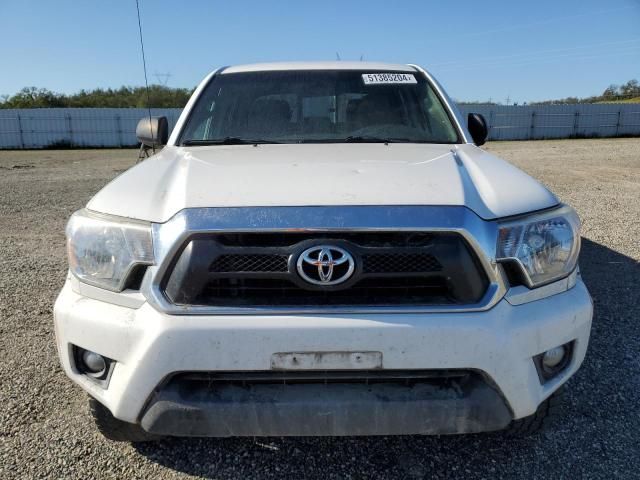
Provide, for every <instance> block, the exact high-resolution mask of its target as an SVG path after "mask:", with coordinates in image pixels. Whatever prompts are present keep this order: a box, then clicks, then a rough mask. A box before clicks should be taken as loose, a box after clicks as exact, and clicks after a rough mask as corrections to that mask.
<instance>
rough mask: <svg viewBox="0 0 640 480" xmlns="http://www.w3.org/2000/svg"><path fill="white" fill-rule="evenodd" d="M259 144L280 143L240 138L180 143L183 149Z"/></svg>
mask: <svg viewBox="0 0 640 480" xmlns="http://www.w3.org/2000/svg"><path fill="white" fill-rule="evenodd" d="M261 143H280V142H274V141H273V140H262V139H258V140H254V139H249V138H240V137H225V138H217V139H213V140H195V139H193V140H185V141H183V142H182V145H184V146H185V147H189V146H199V145H258V144H261Z"/></svg>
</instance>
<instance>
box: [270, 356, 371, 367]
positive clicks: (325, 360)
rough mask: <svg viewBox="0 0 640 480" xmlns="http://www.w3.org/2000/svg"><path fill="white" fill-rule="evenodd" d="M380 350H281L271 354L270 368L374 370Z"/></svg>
mask: <svg viewBox="0 0 640 480" xmlns="http://www.w3.org/2000/svg"><path fill="white" fill-rule="evenodd" d="M380 368H382V352H281V353H274V354H273V355H271V369H272V370H376V369H380Z"/></svg>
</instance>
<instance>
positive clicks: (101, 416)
mask: <svg viewBox="0 0 640 480" xmlns="http://www.w3.org/2000/svg"><path fill="white" fill-rule="evenodd" d="M89 411H90V412H91V416H92V417H93V421H94V422H95V424H96V427H98V430H99V431H100V433H102V435H103V436H104V437H105V438H108V439H109V440H114V441H116V442H132V443H137V442H150V441H153V440H159V439H160V438H161V437H158V436H156V435H152V434H150V433H148V432H146V431H145V430H144V429H143V428H142V427H141V426H140V425H137V424H135V423H129V422H123V421H122V420H118V419H117V418H116V417H114V416H113V415H112V414H111V412H110V411H109V409H108V408H107V407H105V406H104V405H102V404H101V403H100V402H98V401H97V400H96V399H95V398H90V399H89Z"/></svg>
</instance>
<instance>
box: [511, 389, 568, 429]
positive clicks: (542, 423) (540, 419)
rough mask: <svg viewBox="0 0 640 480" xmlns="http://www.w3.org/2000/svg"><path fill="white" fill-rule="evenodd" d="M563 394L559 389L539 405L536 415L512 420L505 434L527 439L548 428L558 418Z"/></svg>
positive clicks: (562, 390)
mask: <svg viewBox="0 0 640 480" xmlns="http://www.w3.org/2000/svg"><path fill="white" fill-rule="evenodd" d="M563 393H564V389H563V388H562V387H560V388H559V389H558V390H556V391H555V392H553V393H552V394H551V396H550V397H549V398H547V399H546V400H545V401H544V402H542V403H541V404H540V406H539V407H538V410H536V413H534V414H533V415H529V416H528V417H524V418H519V419H518V420H513V421H512V422H511V424H509V426H508V427H507V428H506V430H505V433H506V434H507V435H509V436H512V437H528V436H530V435H534V434H536V433H539V432H542V431H544V430H546V429H547V428H549V427H550V426H551V425H553V424H554V423H555V421H556V420H557V418H558V417H559V413H560V404H561V403H562V396H563Z"/></svg>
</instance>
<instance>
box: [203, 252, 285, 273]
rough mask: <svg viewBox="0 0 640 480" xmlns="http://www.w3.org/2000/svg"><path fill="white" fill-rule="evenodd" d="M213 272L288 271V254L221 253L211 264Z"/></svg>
mask: <svg viewBox="0 0 640 480" xmlns="http://www.w3.org/2000/svg"><path fill="white" fill-rule="evenodd" d="M210 270H211V271H212V272H227V273H231V272H286V271H287V256H286V255H242V254H235V255H220V256H219V257H218V258H216V260H215V261H214V262H213V263H212V264H211V269H210Z"/></svg>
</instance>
